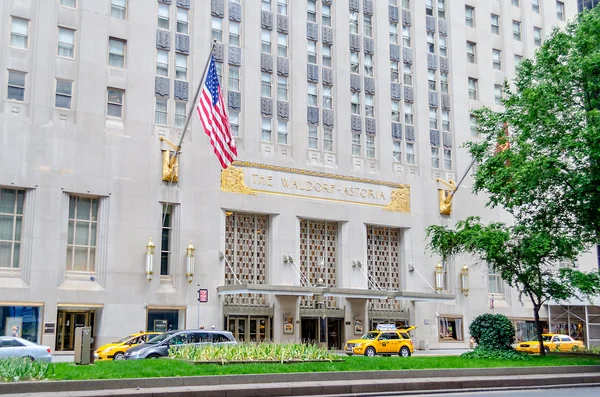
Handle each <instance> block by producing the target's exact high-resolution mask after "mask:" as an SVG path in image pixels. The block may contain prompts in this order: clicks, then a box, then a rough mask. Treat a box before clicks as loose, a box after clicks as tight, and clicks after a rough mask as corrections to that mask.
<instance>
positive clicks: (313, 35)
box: [306, 22, 319, 41]
mask: <svg viewBox="0 0 600 397" xmlns="http://www.w3.org/2000/svg"><path fill="white" fill-rule="evenodd" d="M306 38H307V39H309V40H312V41H319V25H317V24H316V23H312V22H307V23H306Z"/></svg>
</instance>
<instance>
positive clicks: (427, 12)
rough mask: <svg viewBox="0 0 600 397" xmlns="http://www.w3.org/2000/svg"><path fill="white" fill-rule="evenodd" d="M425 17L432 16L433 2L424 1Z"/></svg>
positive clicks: (431, 0) (430, 0)
mask: <svg viewBox="0 0 600 397" xmlns="http://www.w3.org/2000/svg"><path fill="white" fill-rule="evenodd" d="M425 15H428V16H430V17H432V16H433V0H425Z"/></svg>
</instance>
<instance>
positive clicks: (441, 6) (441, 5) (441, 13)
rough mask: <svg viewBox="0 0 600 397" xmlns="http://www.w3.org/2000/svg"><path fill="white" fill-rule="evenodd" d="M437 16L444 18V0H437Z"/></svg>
mask: <svg viewBox="0 0 600 397" xmlns="http://www.w3.org/2000/svg"><path fill="white" fill-rule="evenodd" d="M437 8H438V18H439V19H446V4H445V0H438V5H437Z"/></svg>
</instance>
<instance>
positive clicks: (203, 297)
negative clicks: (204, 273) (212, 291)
mask: <svg viewBox="0 0 600 397" xmlns="http://www.w3.org/2000/svg"><path fill="white" fill-rule="evenodd" d="M200 303H208V289H207V288H200V284H198V328H200Z"/></svg>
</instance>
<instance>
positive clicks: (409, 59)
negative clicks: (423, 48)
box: [402, 47, 413, 65]
mask: <svg viewBox="0 0 600 397" xmlns="http://www.w3.org/2000/svg"><path fill="white" fill-rule="evenodd" d="M402 57H403V58H404V63H405V64H407V65H412V63H413V56H412V48H408V47H402Z"/></svg>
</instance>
